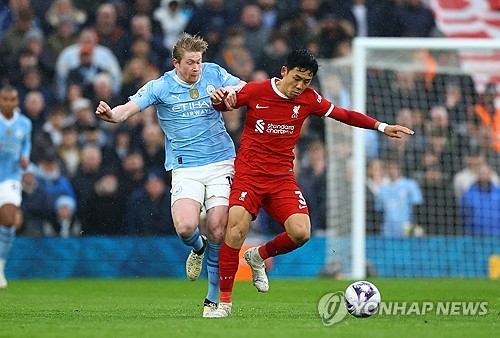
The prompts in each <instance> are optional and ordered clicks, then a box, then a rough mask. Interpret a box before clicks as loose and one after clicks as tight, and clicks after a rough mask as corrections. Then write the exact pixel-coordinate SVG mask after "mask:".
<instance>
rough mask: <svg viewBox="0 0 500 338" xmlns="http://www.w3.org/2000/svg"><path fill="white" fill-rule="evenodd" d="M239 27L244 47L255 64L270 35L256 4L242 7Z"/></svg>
mask: <svg viewBox="0 0 500 338" xmlns="http://www.w3.org/2000/svg"><path fill="white" fill-rule="evenodd" d="M239 26H240V27H241V28H242V31H243V37H244V43H245V47H246V48H247V49H248V50H249V51H250V54H251V56H252V59H253V60H254V62H255V61H257V60H258V59H259V58H260V57H261V55H262V51H263V49H264V46H265V45H266V43H267V41H268V39H269V34H270V30H269V29H268V28H266V27H265V26H264V24H263V22H262V11H261V9H260V7H259V6H258V5H257V4H255V3H248V4H246V5H244V6H243V8H242V9H241V16H240V24H239Z"/></svg>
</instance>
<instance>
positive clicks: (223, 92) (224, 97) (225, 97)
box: [210, 87, 236, 110]
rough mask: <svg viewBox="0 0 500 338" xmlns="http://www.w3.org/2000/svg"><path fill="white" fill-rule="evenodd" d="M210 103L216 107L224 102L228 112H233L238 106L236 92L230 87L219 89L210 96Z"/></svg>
mask: <svg viewBox="0 0 500 338" xmlns="http://www.w3.org/2000/svg"><path fill="white" fill-rule="evenodd" d="M210 101H211V102H212V104H214V105H217V104H220V103H222V102H224V103H225V104H226V109H227V110H233V107H234V104H236V92H235V91H234V89H231V88H228V87H224V88H219V89H217V90H216V91H215V92H213V93H212V95H210Z"/></svg>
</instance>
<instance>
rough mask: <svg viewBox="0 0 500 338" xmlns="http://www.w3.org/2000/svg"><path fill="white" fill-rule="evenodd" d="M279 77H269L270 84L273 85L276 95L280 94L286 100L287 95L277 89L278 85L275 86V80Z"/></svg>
mask: <svg viewBox="0 0 500 338" xmlns="http://www.w3.org/2000/svg"><path fill="white" fill-rule="evenodd" d="M278 80H279V79H278V78H277V77H273V78H272V79H271V86H272V87H273V90H274V92H275V93H276V94H277V95H278V96H281V97H282V98H284V99H287V100H290V98H289V97H288V96H286V95H285V94H283V93H282V92H280V91H279V89H278V87H276V81H278Z"/></svg>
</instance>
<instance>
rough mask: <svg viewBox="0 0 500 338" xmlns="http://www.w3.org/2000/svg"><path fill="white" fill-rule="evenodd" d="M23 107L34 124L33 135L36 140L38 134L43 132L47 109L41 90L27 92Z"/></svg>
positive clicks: (25, 113) (24, 112) (23, 110)
mask: <svg viewBox="0 0 500 338" xmlns="http://www.w3.org/2000/svg"><path fill="white" fill-rule="evenodd" d="M22 107H23V108H22V112H23V114H24V115H26V116H27V117H28V118H29V119H30V120H31V122H32V124H33V129H32V132H31V135H32V139H33V140H34V139H35V137H36V135H37V134H39V133H41V132H42V127H43V124H44V123H45V119H46V112H47V110H46V106H45V99H44V98H43V95H42V93H40V92H39V91H31V92H29V93H28V94H26V97H25V98H24V102H23V105H22Z"/></svg>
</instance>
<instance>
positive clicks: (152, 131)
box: [141, 123, 165, 170]
mask: <svg viewBox="0 0 500 338" xmlns="http://www.w3.org/2000/svg"><path fill="white" fill-rule="evenodd" d="M141 136H142V140H143V141H144V143H143V147H142V149H141V150H142V157H143V159H144V166H145V167H146V168H148V169H149V170H153V169H157V170H164V166H163V163H164V162H165V135H164V133H163V130H161V128H160V125H159V124H157V123H154V124H153V123H148V124H146V125H145V126H144V128H143V129H142V135H141Z"/></svg>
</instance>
